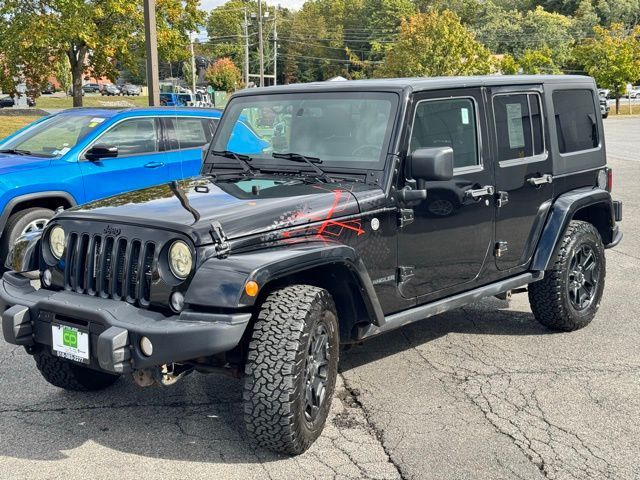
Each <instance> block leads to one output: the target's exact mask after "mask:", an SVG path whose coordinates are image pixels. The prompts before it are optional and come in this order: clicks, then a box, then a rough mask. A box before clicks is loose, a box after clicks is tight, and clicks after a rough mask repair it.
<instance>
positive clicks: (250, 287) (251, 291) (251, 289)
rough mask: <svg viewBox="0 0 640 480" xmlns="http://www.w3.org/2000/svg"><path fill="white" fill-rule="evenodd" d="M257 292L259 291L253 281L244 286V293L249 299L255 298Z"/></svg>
mask: <svg viewBox="0 0 640 480" xmlns="http://www.w3.org/2000/svg"><path fill="white" fill-rule="evenodd" d="M258 290H260V288H259V287H258V284H257V283H256V282H254V281H253V280H251V281H249V282H247V284H246V285H245V286H244V293H246V294H247V295H248V296H250V297H255V296H256V295H258Z"/></svg>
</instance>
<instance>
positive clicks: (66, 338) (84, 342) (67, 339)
mask: <svg viewBox="0 0 640 480" xmlns="http://www.w3.org/2000/svg"><path fill="white" fill-rule="evenodd" d="M51 338H52V342H51V347H52V349H53V353H54V354H55V355H57V356H58V357H60V358H65V359H67V360H73V361H74V362H80V363H89V334H88V333H87V332H83V331H81V330H78V329H77V328H74V327H67V326H66V325H55V324H54V325H51Z"/></svg>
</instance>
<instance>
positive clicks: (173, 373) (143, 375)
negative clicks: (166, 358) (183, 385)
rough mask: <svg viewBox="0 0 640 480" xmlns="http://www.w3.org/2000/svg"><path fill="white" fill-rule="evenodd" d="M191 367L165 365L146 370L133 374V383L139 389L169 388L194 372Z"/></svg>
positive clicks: (174, 364) (172, 364) (175, 364)
mask: <svg viewBox="0 0 640 480" xmlns="http://www.w3.org/2000/svg"><path fill="white" fill-rule="evenodd" d="M193 370H194V369H193V367H192V366H190V365H182V364H180V363H171V364H165V365H162V366H160V367H157V368H145V369H142V370H136V371H134V372H133V381H134V382H136V384H137V385H138V386H139V387H151V386H153V385H160V386H163V387H169V386H171V385H174V384H175V383H177V382H178V380H180V379H181V378H182V377H184V376H186V375H189V374H190V373H191V372H193Z"/></svg>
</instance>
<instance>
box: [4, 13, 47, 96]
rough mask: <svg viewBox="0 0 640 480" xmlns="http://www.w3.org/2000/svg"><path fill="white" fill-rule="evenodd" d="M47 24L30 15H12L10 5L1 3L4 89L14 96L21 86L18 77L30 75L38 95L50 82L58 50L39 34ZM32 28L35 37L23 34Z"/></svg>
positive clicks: (29, 87) (31, 87)
mask: <svg viewBox="0 0 640 480" xmlns="http://www.w3.org/2000/svg"><path fill="white" fill-rule="evenodd" d="M43 23H44V22H42V21H41V20H38V19H34V20H33V21H32V20H31V19H30V18H29V16H28V15H16V16H13V17H12V16H10V15H8V8H7V6H6V5H3V3H2V2H0V32H2V33H1V34H0V88H1V89H2V91H3V92H5V93H8V94H10V95H14V94H15V93H16V86H17V85H16V81H15V80H14V78H19V77H21V76H24V77H25V78H26V81H27V88H28V89H29V90H30V92H32V93H35V94H38V93H39V92H40V91H41V90H42V87H43V86H44V85H46V83H47V80H48V78H49V76H50V75H51V73H52V71H53V68H54V66H55V63H56V62H55V55H56V51H55V50H54V49H53V48H52V47H51V46H50V45H49V44H48V42H47V41H46V38H45V37H43V36H42V35H38V32H39V31H41V28H42V25H43ZM31 30H33V35H32V37H31V38H25V37H24V36H23V35H22V32H27V31H31ZM47 59H49V61H47ZM52 59H53V60H54V61H51V60H52Z"/></svg>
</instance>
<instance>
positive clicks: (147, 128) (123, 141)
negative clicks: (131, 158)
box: [96, 118, 158, 157]
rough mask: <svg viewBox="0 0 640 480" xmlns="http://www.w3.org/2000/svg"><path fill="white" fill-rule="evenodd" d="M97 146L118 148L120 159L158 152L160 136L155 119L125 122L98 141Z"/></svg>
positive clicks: (138, 119)
mask: <svg viewBox="0 0 640 480" xmlns="http://www.w3.org/2000/svg"><path fill="white" fill-rule="evenodd" d="M96 145H105V146H115V147H118V157H124V156H127V155H140V154H144V153H155V152H157V151H158V134H157V131H156V124H155V120H154V119H153V118H134V119H131V120H125V121H123V122H121V123H119V124H117V125H116V126H115V127H113V128H112V129H111V130H108V131H107V132H106V133H105V134H104V135H102V137H100V138H99V139H98V141H97V142H96Z"/></svg>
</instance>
